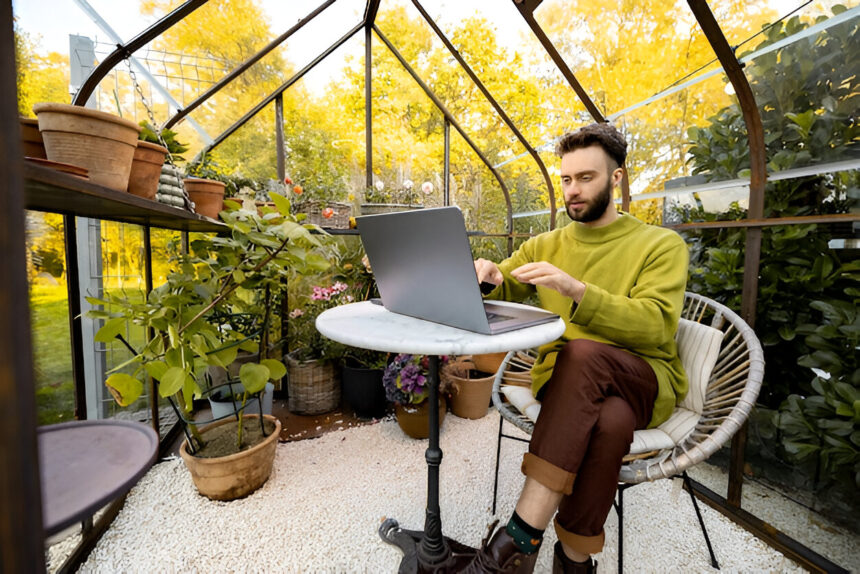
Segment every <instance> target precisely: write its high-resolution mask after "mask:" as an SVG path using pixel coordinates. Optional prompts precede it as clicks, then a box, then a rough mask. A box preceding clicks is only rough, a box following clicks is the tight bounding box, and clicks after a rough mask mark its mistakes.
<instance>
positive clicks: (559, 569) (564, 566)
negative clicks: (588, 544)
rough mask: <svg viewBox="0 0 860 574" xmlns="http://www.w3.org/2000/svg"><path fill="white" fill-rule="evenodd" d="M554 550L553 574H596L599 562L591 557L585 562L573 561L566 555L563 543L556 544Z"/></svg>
mask: <svg viewBox="0 0 860 574" xmlns="http://www.w3.org/2000/svg"><path fill="white" fill-rule="evenodd" d="M553 550H554V552H553V557H552V574H594V573H595V572H597V562H595V561H594V559H592V558H591V557H590V556H589V557H588V560H586V561H585V562H577V561H575V560H571V559H570V558H568V557H567V554H565V553H564V550H563V549H562V547H561V542H556V543H555V547H554V548H553Z"/></svg>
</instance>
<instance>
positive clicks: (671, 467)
mask: <svg viewBox="0 0 860 574" xmlns="http://www.w3.org/2000/svg"><path fill="white" fill-rule="evenodd" d="M682 319H683V320H682V322H681V325H680V326H679V336H678V344H679V355H681V359H682V363H684V368H685V370H686V371H687V374H688V378H689V379H690V383H691V391H690V393H688V395H687V397H686V398H685V399H684V401H682V403H681V404H680V405H679V406H682V407H685V408H687V409H689V410H690V411H694V412H696V413H698V414H699V415H700V416H699V419H698V422H697V423H696V426H695V428H694V429H693V431H692V432H691V433H689V434H688V435H687V436H686V438H684V439H683V440H681V441H680V442H678V443H677V444H675V445H674V447H672V448H664V449H662V450H659V451H655V452H653V453H649V454H648V455H646V456H640V457H638V458H636V459H635V460H631V461H628V462H626V463H625V464H624V465H623V466H622V467H621V473H620V475H619V480H620V481H621V482H626V483H638V482H644V481H648V480H656V479H658V478H664V477H670V476H674V475H676V474H680V473H681V472H683V471H684V470H685V469H687V468H689V467H690V466H693V465H694V464H698V463H699V462H701V461H703V460H705V459H707V458H708V457H709V456H711V455H712V454H713V453H714V452H716V451H717V450H719V449H720V448H721V447H722V446H723V445H724V444H726V443H727V442H728V440H729V439H730V438H731V437H732V435H734V433H735V432H737V430H738V429H739V428H740V427H741V425H743V423H744V421H745V420H746V419H747V417H748V416H749V413H750V411H751V410H752V408H753V406H754V404H755V401H756V398H757V397H758V394H759V390H760V389H761V383H762V378H763V376H764V353H763V352H762V348H761V344H760V343H759V341H758V338H757V337H756V335H755V332H754V331H753V330H752V329H751V328H750V327H749V325H747V324H746V323H745V322H744V321H743V319H741V318H740V317H739V316H738V315H737V314H736V313H735V312H734V311H732V310H731V309H729V308H728V307H726V306H725V305H722V304H720V303H717V302H716V301H714V300H712V299H709V298H707V297H703V296H702V295H698V294H696V293H689V292H688V293H686V294H685V297H684V309H683V311H682ZM535 355H536V353H535V352H534V351H533V350H531V351H512V352H510V353H508V355H507V357H505V361H504V362H503V364H502V366H501V368H499V371H498V372H497V373H496V378H495V380H494V382H493V403H494V404H495V405H496V407H497V408H498V409H499V412H500V414H501V415H502V417H504V418H505V420H507V421H509V422H510V423H512V424H514V425H515V426H516V427H518V428H520V429H521V430H523V431H525V432H526V433H528V434H531V432H532V430H534V423H533V421H532V420H531V419H529V418H528V417H526V416H525V415H523V414H522V413H521V412H520V411H519V410H518V409H517V408H516V407H514V406H513V405H512V404H511V403H510V402H508V400H507V398H506V397H505V395H504V393H503V390H502V386H503V385H518V386H521V387H526V388H527V387H528V386H529V385H530V376H529V369H530V368H531V365H532V364H533V363H534V358H535ZM706 373H710V375H709V376H707V379H706V381H705V380H704V379H705V377H704V376H702V375H703V374H706ZM509 394H511V395H512V396H514V395H517V394H518V393H517V391H513V392H511V391H509ZM519 394H522V393H519ZM517 400H518V401H522V400H525V399H524V397H519V398H518V399H517Z"/></svg>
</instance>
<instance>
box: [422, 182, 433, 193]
mask: <svg viewBox="0 0 860 574" xmlns="http://www.w3.org/2000/svg"><path fill="white" fill-rule="evenodd" d="M421 191H423V192H424V195H430V194H431V193H433V184H432V183H430V182H429V181H425V182H424V183H422V184H421Z"/></svg>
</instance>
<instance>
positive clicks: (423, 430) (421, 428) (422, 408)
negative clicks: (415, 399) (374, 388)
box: [394, 396, 447, 438]
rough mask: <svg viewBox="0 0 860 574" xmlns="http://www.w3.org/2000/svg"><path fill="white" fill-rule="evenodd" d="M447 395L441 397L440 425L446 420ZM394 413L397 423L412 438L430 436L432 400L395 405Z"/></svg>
mask: <svg viewBox="0 0 860 574" xmlns="http://www.w3.org/2000/svg"><path fill="white" fill-rule="evenodd" d="M446 406H447V405H446V402H445V397H444V396H440V397H439V427H440V428H441V427H442V421H444V420H445V410H446ZM394 414H395V415H396V417H397V424H398V425H400V428H401V429H403V432H405V433H406V434H407V435H408V436H411V437H412V438H427V437H429V436H430V401H424V402H423V403H419V404H417V405H405V406H404V405H400V404H395V405H394Z"/></svg>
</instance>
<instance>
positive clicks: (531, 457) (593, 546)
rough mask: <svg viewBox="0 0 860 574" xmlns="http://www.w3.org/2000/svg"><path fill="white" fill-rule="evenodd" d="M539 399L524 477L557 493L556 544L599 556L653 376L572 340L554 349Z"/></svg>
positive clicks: (614, 354) (646, 417) (652, 395)
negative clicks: (552, 365)
mask: <svg viewBox="0 0 860 574" xmlns="http://www.w3.org/2000/svg"><path fill="white" fill-rule="evenodd" d="M538 398H539V399H540V400H541V411H540V416H539V417H538V420H537V422H536V423H535V428H534V433H533V434H532V438H531V442H530V443H529V452H528V453H526V454H525V455H524V457H523V465H522V471H523V474H525V475H526V476H528V477H530V478H533V479H535V480H537V481H538V482H540V483H541V484H543V485H544V486H546V487H547V488H549V489H551V490H554V491H556V492H561V493H563V494H564V496H563V498H562V500H561V503H560V504H559V507H558V513H557V514H556V517H555V529H556V533H557V534H558V538H559V540H561V541H562V542H563V543H565V544H567V545H568V546H570V547H571V548H573V549H575V550H577V551H579V552H584V553H586V554H594V553H597V552H600V551H601V550H602V549H603V539H604V533H603V524H604V522H606V516H607V514H609V509H610V508H612V502H613V501H614V499H615V492H616V490H617V488H618V473H619V471H620V469H621V459H622V458H623V457H624V456H625V455H626V454H627V453H628V451H629V450H630V443H631V442H632V441H633V431H634V430H636V429H643V428H645V427H646V426H647V425H648V422H649V421H650V420H651V412H652V410H653V408H654V400H655V399H656V398H657V378H656V377H655V375H654V371H653V369H651V366H650V365H648V363H646V362H645V361H644V360H643V359H641V358H639V357H636V356H635V355H632V354H631V353H629V352H627V351H624V350H622V349H619V348H618V347H613V346H611V345H607V344H604V343H598V342H595V341H590V340H587V339H577V340H573V341H570V342H569V343H567V344H566V345H565V346H564V347H563V348H562V350H561V351H560V352H559V354H558V357H557V359H556V363H555V368H554V369H553V374H552V377H551V378H550V380H549V382H548V383H547V384H546V385H544V386H543V387H542V388H541V390H540V393H539V394H538Z"/></svg>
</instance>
